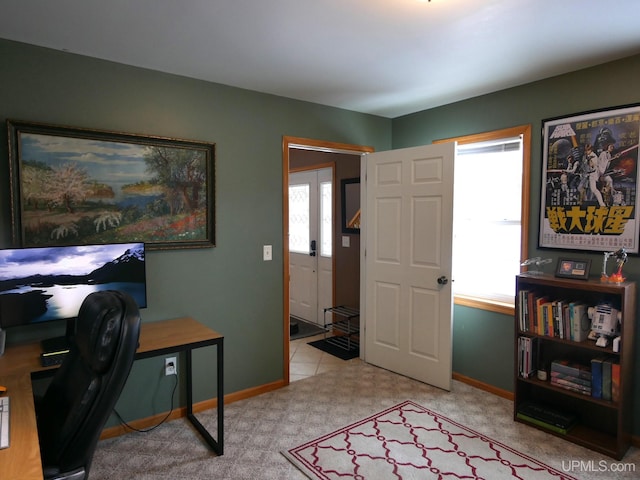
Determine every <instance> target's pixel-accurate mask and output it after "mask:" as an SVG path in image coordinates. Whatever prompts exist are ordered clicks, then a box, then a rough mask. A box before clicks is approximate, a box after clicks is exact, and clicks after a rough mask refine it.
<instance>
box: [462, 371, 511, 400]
mask: <svg viewBox="0 0 640 480" xmlns="http://www.w3.org/2000/svg"><path fill="white" fill-rule="evenodd" d="M452 377H453V379H454V380H458V381H459V382H462V383H466V384H467V385H471V386H472V387H476V388H478V389H480V390H484V391H485V392H489V393H493V394H494V395H497V396H499V397H502V398H506V399H507V400H511V401H513V392H510V391H509V390H504V389H502V388H498V387H496V386H494V385H490V384H488V383H485V382H481V381H480V380H476V379H475V378H471V377H467V376H466V375H462V374H460V373H456V372H453V375H452Z"/></svg>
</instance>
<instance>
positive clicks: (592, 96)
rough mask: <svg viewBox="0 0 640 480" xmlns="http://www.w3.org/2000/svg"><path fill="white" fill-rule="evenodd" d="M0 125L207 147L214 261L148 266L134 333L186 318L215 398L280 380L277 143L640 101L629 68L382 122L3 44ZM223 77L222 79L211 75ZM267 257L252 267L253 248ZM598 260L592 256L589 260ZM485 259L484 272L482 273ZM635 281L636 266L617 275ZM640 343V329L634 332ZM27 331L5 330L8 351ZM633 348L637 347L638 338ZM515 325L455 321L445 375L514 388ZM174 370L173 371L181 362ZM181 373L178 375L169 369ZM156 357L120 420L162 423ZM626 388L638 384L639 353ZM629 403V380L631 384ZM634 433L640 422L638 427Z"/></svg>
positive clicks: (639, 66) (409, 132)
mask: <svg viewBox="0 0 640 480" xmlns="http://www.w3.org/2000/svg"><path fill="white" fill-rule="evenodd" d="M0 58H2V60H3V61H2V63H0V85H1V86H2V88H0V121H2V122H4V121H5V120H6V119H20V120H28V121H37V122H48V123H52V124H59V125H71V126H79V127H86V128H96V129H105V130H115V131H123V132H130V133H139V134H151V135H160V136H168V137H176V138H186V139H195V140H204V141H210V142H216V155H217V159H216V212H215V213H216V240H217V241H216V243H217V246H216V247H215V248H212V249H194V250H170V251H169V250H166V251H152V252H149V254H148V276H149V298H148V299H149V308H147V309H146V310H143V312H142V313H143V321H145V322H150V321H156V320H162V319H166V318H174V317H179V316H184V315H189V316H193V317H194V318H196V319H198V320H200V321H201V322H203V323H206V324H207V325H209V326H210V327H211V328H213V329H215V330H218V331H219V332H221V333H223V334H224V335H225V391H226V393H232V392H237V391H240V390H244V389H247V388H251V387H256V386H259V385H263V384H266V383H269V382H274V381H277V380H279V379H281V378H282V372H283V363H282V362H283V344H282V342H283V337H284V335H283V331H282V326H283V321H282V316H283V306H282V296H283V292H282V285H283V262H282V247H283V245H282V151H281V149H282V147H281V145H282V136H283V135H290V136H298V137H306V138H313V139H319V140H326V141H332V142H342V143H351V144H359V145H370V146H373V147H374V148H375V149H376V150H378V151H380V150H388V149H390V148H402V147H409V146H415V145H421V144H428V143H431V142H432V141H433V140H435V139H439V138H447V137H452V136H458V135H465V134H471V133H480V132H484V131H489V130H495V129H499V128H506V127H511V126H515V125H521V124H531V125H532V126H533V131H534V132H539V131H540V128H541V121H542V119H544V118H549V117H553V116H559V115H565V114H570V113H575V112H580V111H585V110H590V109H597V108H605V107H610V106H615V105H622V104H628V103H635V102H638V101H640V96H639V95H638V93H637V87H636V86H635V81H634V80H633V79H636V78H638V75H639V74H640V56H635V57H630V58H627V59H624V60H621V61H618V62H613V63H611V64H606V65H602V66H599V67H596V68H592V69H588V70H583V71H580V72H575V73H571V74H568V75H563V76H560V77H556V78H552V79H549V80H544V81H540V82H536V83H532V84H528V85H524V86H521V87H517V88H513V89H508V90H503V91H501V92H497V93H495V94H491V95H485V96H481V97H476V98H473V99H470V100H466V101H462V102H458V103H455V104H451V105H447V106H443V107H439V108H434V109H431V110H426V111H423V112H419V113H416V114H413V115H407V116H404V117H400V118H396V119H394V120H389V119H384V118H380V117H375V116H371V115H364V114H359V113H355V112H350V111H346V110H341V109H336V108H331V107H325V106H321V105H316V104H311V103H306V102H300V101H296V100H290V99H286V98H282V97H276V96H272V95H265V94H260V93H256V92H251V91H247V90H241V89H237V88H232V87H227V86H223V85H218V84H212V83H207V82H202V81H197V80H192V79H188V78H184V77H178V76H174V75H168V74H162V73H158V72H154V71H149V70H145V69H140V68H133V67H128V66H124V65H120V64H116V63H111V62H106V61H101V60H96V59H92V58H87V57H81V56H77V55H73V54H69V53H64V52H59V51H55V50H49V49H43V48H39V47H34V46H30V45H25V44H20V43H15V42H9V41H4V40H0ZM221 68H224V66H222V67H221ZM540 145H541V142H540V140H539V138H538V137H537V133H534V138H533V142H532V152H531V153H532V157H531V158H532V175H531V181H532V185H531V191H532V198H531V225H530V238H529V242H530V245H531V247H530V255H529V256H534V254H539V255H543V256H551V257H553V258H557V257H558V255H560V254H561V253H562V252H561V251H557V250H545V251H540V252H538V251H537V249H536V247H535V246H536V245H537V233H538V231H537V219H538V216H539V191H540V177H541V160H540V159H541V153H540V150H541V149H540ZM0 184H1V185H9V168H8V155H7V138H6V129H1V130H0ZM10 215H11V214H10V203H9V190H8V188H2V189H0V247H7V246H10V242H11V232H10V225H11V216H10ZM263 244H272V245H273V251H274V259H273V261H272V262H263V261H262V245H263ZM591 257H592V258H593V259H594V260H596V264H598V263H597V262H599V261H600V258H601V257H600V256H598V255H592V256H591ZM494 261H497V260H496V259H487V262H486V268H491V262H494ZM625 270H626V272H627V274H628V275H629V276H630V277H632V278H640V277H639V275H638V274H639V273H640V261H639V260H638V258H637V257H632V258H631V259H630V260H629V262H628V265H627V266H626V267H625ZM639 332H640V329H639ZM29 335H30V332H27V331H18V332H11V333H10V335H9V341H10V342H11V341H16V340H20V339H22V338H25V337H28V336H29ZM636 341H637V340H636ZM512 342H513V319H512V318H511V317H509V316H505V315H499V314H492V313H490V312H484V311H478V310H475V309H471V308H466V307H456V308H455V309H454V330H453V354H454V363H453V368H454V370H455V371H456V372H458V373H461V374H463V375H467V376H469V377H472V378H475V379H478V380H480V381H483V382H487V383H490V384H492V385H495V386H497V387H499V388H504V389H506V390H511V389H512V372H513V347H512ZM196 353H197V354H196V355H195V386H196V394H195V399H196V401H198V400H203V399H206V398H210V397H212V396H213V394H214V391H213V390H212V388H214V387H213V386H212V385H211V383H212V382H211V381H210V379H211V378H212V376H213V375H214V360H213V358H214V355H213V350H212V351H211V352H206V351H203V352H196ZM179 363H181V362H180V360H179ZM179 368H180V365H179ZM162 370H163V363H162V359H149V360H144V361H140V362H136V364H135V365H134V370H133V372H132V380H133V381H130V382H128V384H127V387H126V390H125V392H124V394H123V397H122V398H121V401H120V402H119V404H118V410H119V412H120V413H121V414H122V416H123V417H124V418H125V419H136V418H142V417H146V416H149V415H153V414H156V413H161V412H164V411H166V410H167V409H168V408H169V406H168V392H170V389H171V387H172V384H171V380H172V379H166V378H163V377H162V376H161V372H162ZM636 371H637V372H639V373H638V374H637V375H636V377H637V378H639V379H640V348H638V349H637V356H636ZM635 395H636V399H638V398H640V381H639V382H636V392H635ZM634 431H635V432H636V434H640V415H638V414H637V415H636V419H635V428H634Z"/></svg>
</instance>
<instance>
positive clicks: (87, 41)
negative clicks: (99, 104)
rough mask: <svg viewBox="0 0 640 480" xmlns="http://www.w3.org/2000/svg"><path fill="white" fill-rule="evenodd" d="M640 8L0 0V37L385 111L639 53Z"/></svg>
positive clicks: (597, 2) (506, 0) (468, 1)
mask: <svg viewBox="0 0 640 480" xmlns="http://www.w3.org/2000/svg"><path fill="white" fill-rule="evenodd" d="M639 20H640V1H638V0H609V1H608V2H604V1H602V0H431V1H430V2H429V1H425V0H422V1H420V0H0V38H5V39H9V40H16V41H20V42H25V43H30V44H34V45H40V46H45V47H50V48H54V49H59V50H65V51H69V52H72V53H77V54H81V55H88V56H91V57H97V58H102V59H106V60H111V61H114V62H120V63H124V64H128V65H136V66H140V67H145V68H149V69H153V70H159V71H162V72H168V73H173V74H177V75H183V76H186V77H192V78H197V79H202V80H208V81H211V82H216V83H222V84H226V85H232V86H236V87H241V88H246V89H250V90H255V91H259V92H265V93H272V94H275V95H280V96H284V97H289V98H294V99H300V100H306V101H309V102H315V103H320V104H324V105H330V106H335V107H341V108H346V109H349V110H355V111H358V112H365V113H371V114H375V115H380V116H384V117H389V118H394V117H397V116H400V115H404V114H408V113H413V112H416V111H420V110H424V109H427V108H432V107H436V106H439V105H444V104H447V103H451V102H455V101H458V100H462V99H465V98H470V97H474V96H477V95H481V94H485V93H490V92H494V91H498V90H502V89H505V88H508V87H513V86H516V85H521V84H524V83H528V82H531V81H535V80H540V79H543V78H547V77H550V76H554V75H558V74H562V73H565V72H569V71H573V70H577V69H581V68H585V67H589V66H593V65H597V64H600V63H604V62H607V61H610V60H615V59H618V58H622V57H625V56H629V55H632V54H636V53H640V28H639V26H638V22H639ZM632 81H634V82H635V81H637V79H634V80H632Z"/></svg>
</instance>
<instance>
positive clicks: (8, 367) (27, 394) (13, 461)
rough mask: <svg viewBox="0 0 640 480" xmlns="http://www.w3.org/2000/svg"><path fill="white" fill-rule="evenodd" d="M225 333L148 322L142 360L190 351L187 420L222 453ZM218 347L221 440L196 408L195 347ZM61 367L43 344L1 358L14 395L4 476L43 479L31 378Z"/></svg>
mask: <svg viewBox="0 0 640 480" xmlns="http://www.w3.org/2000/svg"><path fill="white" fill-rule="evenodd" d="M223 344H224V336H222V335H221V334H219V333H217V332H215V331H214V330H211V329H210V328H208V327H207V326H205V325H203V324H201V323H199V322H197V321H196V320H194V319H192V318H190V317H184V318H178V319H174V320H164V321H160V322H150V323H143V324H142V328H141V331H140V346H139V347H138V350H137V351H136V360H137V359H142V358H150V357H156V356H160V355H165V354H168V353H179V352H185V356H186V361H185V366H186V376H187V378H186V388H187V418H188V419H189V421H190V422H191V423H192V424H193V425H194V427H195V428H196V429H197V430H198V432H199V433H200V434H201V435H202V437H203V438H204V440H205V441H206V442H207V444H208V445H209V446H210V447H211V449H212V450H213V451H215V452H216V453H217V454H218V455H222V454H223V452H224V425H223V419H224V378H223V372H224V355H223V353H224V352H223ZM212 345H215V346H216V350H217V352H216V353H217V356H216V364H217V365H216V366H217V368H216V374H217V379H216V380H217V406H216V409H217V422H218V425H217V437H218V438H217V440H216V439H214V438H213V437H212V436H211V434H210V433H209V432H208V431H207V429H206V428H205V427H204V426H203V425H202V424H201V423H200V421H199V420H198V419H197V418H196V416H195V414H194V412H193V378H192V375H193V372H192V367H193V365H192V353H193V350H195V349H198V348H202V347H207V346H212ZM54 368H56V367H42V366H41V364H40V344H39V343H28V344H22V345H11V346H7V348H6V350H5V354H4V355H3V356H2V357H0V385H4V386H6V387H7V395H9V396H10V397H11V419H10V446H9V448H6V449H3V450H0V478H1V479H2V480H14V479H16V480H42V478H43V474H42V464H41V462H40V445H39V443H38V434H37V427H36V417H35V407H34V402H33V390H32V386H31V376H32V375H34V376H42V375H46V374H47V373H48V374H51V372H47V371H48V370H52V369H54Z"/></svg>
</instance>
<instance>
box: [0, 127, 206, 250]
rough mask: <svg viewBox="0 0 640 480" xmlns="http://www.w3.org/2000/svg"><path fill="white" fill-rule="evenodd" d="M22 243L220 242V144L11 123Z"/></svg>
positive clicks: (15, 224) (15, 215) (14, 202)
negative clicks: (217, 218) (217, 176)
mask: <svg viewBox="0 0 640 480" xmlns="http://www.w3.org/2000/svg"><path fill="white" fill-rule="evenodd" d="M7 127H8V134H9V157H10V162H9V168H10V177H11V206H12V217H11V223H12V233H13V241H14V244H15V245H21V246H24V247H32V246H47V245H69V244H73V245H82V244H95V243H118V242H135V241H143V242H145V243H146V244H147V248H148V249H173V248H200V247H212V246H214V245H215V238H214V233H215V220H214V211H215V200H214V194H215V144H214V143H207V142H201V141H194V140H180V139H173V138H165V137H155V136H147V135H137V134H130V133H117V132H109V131H99V130H89V129H84V128H76V127H65V126H56V125H46V124H42V123H33V122H23V121H14V120H9V121H7Z"/></svg>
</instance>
